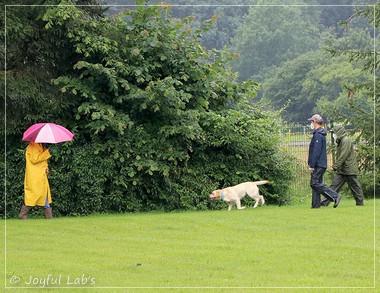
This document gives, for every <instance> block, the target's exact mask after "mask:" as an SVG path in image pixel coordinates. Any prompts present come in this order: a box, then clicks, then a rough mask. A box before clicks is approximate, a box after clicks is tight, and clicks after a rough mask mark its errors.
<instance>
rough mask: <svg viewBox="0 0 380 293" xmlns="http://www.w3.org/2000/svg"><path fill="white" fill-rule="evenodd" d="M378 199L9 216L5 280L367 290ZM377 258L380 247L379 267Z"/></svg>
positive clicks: (149, 288)
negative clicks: (197, 209) (201, 209)
mask: <svg viewBox="0 0 380 293" xmlns="http://www.w3.org/2000/svg"><path fill="white" fill-rule="evenodd" d="M375 204H376V205H377V207H376V209H377V210H378V207H379V202H378V201H376V202H375V201H373V200H372V201H371V200H368V201H366V205H365V206H364V207H356V206H355V205H354V201H353V200H352V199H350V200H349V199H345V200H343V201H342V202H341V204H340V206H339V207H338V208H337V209H334V208H333V207H332V206H331V207H328V208H321V209H318V210H315V209H310V208H309V205H310V203H309V202H305V203H302V204H298V205H295V206H286V207H274V206H264V207H260V208H257V209H252V208H249V209H246V210H242V211H237V210H233V211H232V212H227V210H222V211H206V212H181V213H147V214H119V215H94V216H88V217H68V218H55V219H53V220H44V219H30V220H26V221H20V220H6V221H3V222H4V227H5V228H6V233H5V237H6V239H5V240H6V241H3V243H4V244H5V245H6V247H5V252H6V253H5V260H6V266H5V268H6V272H5V273H6V274H5V278H4V276H3V278H2V279H3V281H2V282H4V281H5V282H6V286H7V287H12V288H19V289H16V290H13V291H15V292H24V291H25V292H31V291H32V292H33V291H34V292H37V291H41V289H36V290H30V289H27V288H23V287H28V288H29V287H35V288H39V287H42V286H45V287H49V288H50V287H66V288H63V289H60V290H57V289H51V290H49V289H48V290H46V289H45V290H44V291H43V292H50V291H53V292H57V291H60V292H82V291H83V292H89V290H88V288H85V287H90V288H93V289H91V292H102V291H105V289H106V287H108V292H114V291H120V292H126V290H127V288H133V287H144V289H141V288H140V289H134V290H132V289H129V290H128V292H130V291H135V290H136V292H137V291H138V292H153V291H158V290H159V289H158V287H170V288H173V287H179V288H177V289H176V290H175V291H177V292H178V291H187V290H189V289H190V288H188V287H191V288H192V289H194V287H196V288H199V290H201V288H203V289H202V291H213V292H215V291H217V292H222V291H225V292H236V291H240V290H241V289H240V288H243V287H244V288H247V287H248V289H251V290H259V288H265V290H261V291H263V292H272V291H276V292H280V291H281V290H279V289H278V287H282V288H284V290H285V288H288V287H289V290H288V291H291V290H294V289H291V288H292V287H297V288H301V289H300V290H299V291H300V292H302V291H307V292H309V291H310V289H308V288H315V289H318V290H325V291H326V292H335V291H340V292H342V289H339V288H341V287H344V288H348V287H353V288H359V289H357V290H358V291H360V292H369V291H374V290H372V288H373V287H374V283H375V275H374V268H375V252H374V247H375V243H374V242H375V233H374V223H375V218H374V216H375V215H376V224H377V228H376V229H377V234H376V235H377V236H376V237H377V238H376V241H377V243H380V241H379V240H380V239H379V236H378V234H379V229H378V225H379V218H380V216H379V214H380V212H378V213H375V208H374V205H375ZM226 208H227V206H226ZM379 260H380V251H379V249H377V250H376V266H377V267H380V265H379ZM377 279H379V278H378V277H377ZM43 282H45V285H43ZM48 282H49V283H48ZM13 283H14V284H13ZM29 283H31V284H29ZM33 283H36V284H33ZM47 283H48V284H47ZM377 286H380V282H377ZM2 287H3V286H2ZM78 287H79V288H78ZM110 287H112V288H110ZM185 287H187V288H185ZM223 287H224V289H223ZM226 287H228V288H226ZM276 288H277V289H276ZM324 288H325V289H324ZM327 288H333V289H332V290H331V289H327ZM119 289H120V290H119ZM248 289H246V291H247V290H248ZM290 289H291V290H290ZM165 290H167V289H165ZM344 290H346V289H344ZM344 290H343V291H344ZM352 290H353V289H351V291H352ZM357 290H355V292H357ZM161 291H162V289H161ZM173 291H174V289H173Z"/></svg>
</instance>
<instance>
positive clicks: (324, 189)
mask: <svg viewBox="0 0 380 293" xmlns="http://www.w3.org/2000/svg"><path fill="white" fill-rule="evenodd" d="M308 120H309V121H310V127H311V128H312V129H313V130H314V133H313V138H312V140H311V142H310V145H309V158H308V165H309V171H310V174H311V179H310V187H311V189H312V201H311V208H313V209H315V208H320V207H321V194H323V195H324V196H325V197H326V198H328V199H329V200H330V201H333V202H334V203H335V204H334V208H336V207H337V206H338V205H339V202H340V200H341V198H342V196H341V195H340V194H339V193H338V192H336V191H335V190H334V189H332V188H330V187H328V186H327V185H326V184H324V183H323V174H324V173H325V172H326V169H327V151H326V131H325V130H324V129H323V128H322V123H323V119H322V117H321V116H320V115H319V114H315V115H313V116H312V117H311V118H309V119H308Z"/></svg>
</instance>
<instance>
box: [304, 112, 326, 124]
mask: <svg viewBox="0 0 380 293" xmlns="http://www.w3.org/2000/svg"><path fill="white" fill-rule="evenodd" d="M307 120H308V121H314V122H317V123H323V118H322V116H321V115H319V114H314V115H313V116H311V117H310V118H309V119H307Z"/></svg>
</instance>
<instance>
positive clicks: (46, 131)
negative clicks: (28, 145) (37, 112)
mask: <svg viewBox="0 0 380 293" xmlns="http://www.w3.org/2000/svg"><path fill="white" fill-rule="evenodd" d="M73 138H74V134H72V133H71V132H70V131H69V130H67V129H66V128H65V127H63V126H61V125H58V124H55V123H37V124H33V125H32V126H30V127H29V128H28V129H27V130H26V131H25V132H24V135H23V137H22V141H32V142H41V143H59V142H64V141H70V140H73Z"/></svg>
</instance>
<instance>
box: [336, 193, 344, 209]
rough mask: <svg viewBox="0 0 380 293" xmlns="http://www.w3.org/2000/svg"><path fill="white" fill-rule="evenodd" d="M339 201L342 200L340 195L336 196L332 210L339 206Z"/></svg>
mask: <svg viewBox="0 0 380 293" xmlns="http://www.w3.org/2000/svg"><path fill="white" fill-rule="evenodd" d="M341 199H342V196H341V195H338V197H337V198H336V200H335V204H334V208H336V207H338V205H339V203H340V200H341Z"/></svg>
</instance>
